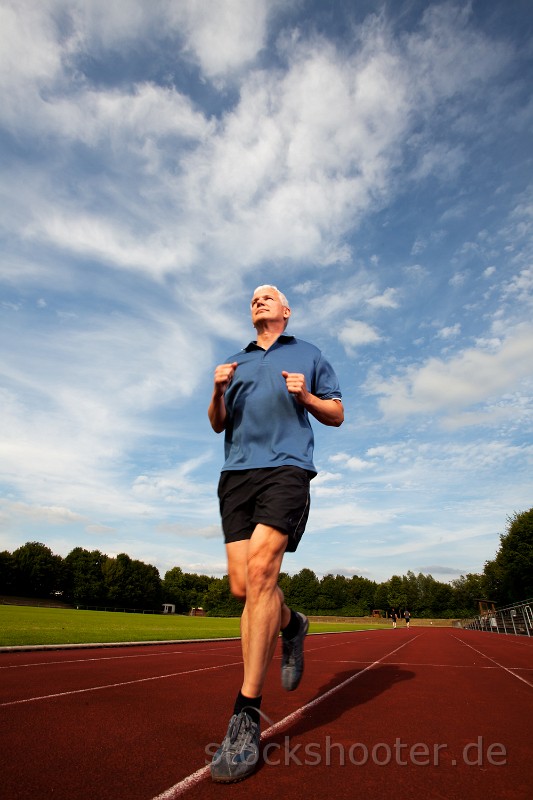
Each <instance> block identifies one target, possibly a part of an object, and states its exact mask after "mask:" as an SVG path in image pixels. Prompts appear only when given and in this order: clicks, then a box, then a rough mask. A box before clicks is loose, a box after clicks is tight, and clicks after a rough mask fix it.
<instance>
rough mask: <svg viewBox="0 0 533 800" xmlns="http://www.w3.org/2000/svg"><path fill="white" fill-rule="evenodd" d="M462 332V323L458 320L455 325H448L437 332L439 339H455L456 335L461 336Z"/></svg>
mask: <svg viewBox="0 0 533 800" xmlns="http://www.w3.org/2000/svg"><path fill="white" fill-rule="evenodd" d="M460 333H461V323H460V322H456V323H455V325H448V326H447V327H445V328H441V329H440V330H439V331H438V332H437V336H438V337H439V339H453V338H454V337H455V336H459V334H460Z"/></svg>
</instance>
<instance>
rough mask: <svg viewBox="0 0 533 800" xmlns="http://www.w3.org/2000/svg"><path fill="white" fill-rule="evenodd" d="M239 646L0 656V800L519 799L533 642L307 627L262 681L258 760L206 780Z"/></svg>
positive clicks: (531, 714) (530, 791)
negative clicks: (287, 683) (285, 665)
mask: <svg viewBox="0 0 533 800" xmlns="http://www.w3.org/2000/svg"><path fill="white" fill-rule="evenodd" d="M241 674H242V665H241V656H240V643H239V642H238V641H228V642H223V641H221V642H198V643H186V644H185V643H184V644H181V645H179V644H176V645H157V646H139V647H131V648H102V649H98V650H87V649H85V650H83V649H80V650H67V651H65V650H54V651H50V650H47V651H32V652H17V653H13V652H11V653H2V654H0V766H1V777H0V786H1V789H0V795H1V797H2V798H3V800H34V798H35V800H37V799H38V800H47V799H48V798H54V799H55V800H89V799H90V800H107V799H108V798H113V800H121V799H122V798H127V800H156V799H157V800H174V798H182V797H183V798H186V799H187V800H199V798H202V800H203V799H204V798H207V800H209V798H215V797H216V798H219V797H221V795H223V794H229V793H231V795H232V797H235V798H241V797H242V798H244V797H249V796H250V793H252V795H255V796H256V797H259V798H272V800H274V798H276V800H278V798H286V797H292V798H297V799H298V798H312V797H333V798H335V800H337V799H338V798H350V800H352V798H372V799H373V800H385V798H387V800H388V799H389V798H393V800H413V798H414V797H417V796H421V797H424V798H425V799H426V798H428V799H429V800H434V799H435V800H437V799H438V798H445V800H455V798H457V800H465V799H466V800H530V798H532V797H533V760H532V753H531V735H532V719H533V639H529V638H526V637H518V636H503V635H502V636H498V635H497V634H492V633H480V632H475V631H463V630H460V629H455V628H438V629H433V628H420V627H418V628H411V630H406V629H405V628H398V629H396V630H378V631H368V632H366V631H363V632H357V633H347V634H330V635H315V636H309V637H308V638H307V641H306V670H305V676H304V679H303V681H302V683H301V685H300V687H299V688H298V689H297V690H296V691H295V692H292V693H290V694H287V693H286V692H284V691H283V690H282V689H281V686H280V676H279V657H277V658H276V659H275V661H274V662H273V664H272V667H271V670H270V672H269V675H268V679H267V685H266V687H265V692H264V695H263V697H264V701H263V710H264V711H265V713H266V714H268V716H269V717H270V718H271V720H272V721H273V725H272V726H271V727H270V728H268V723H265V724H264V725H263V731H264V733H263V748H264V750H263V752H264V759H263V761H262V763H261V764H260V766H259V768H258V770H257V772H256V773H255V774H254V775H253V776H252V777H251V778H249V779H248V780H246V781H243V782H242V783H238V784H232V785H231V786H221V785H217V784H212V783H211V780H210V778H209V770H208V767H206V766H205V764H206V747H207V746H209V744H210V743H211V742H213V743H217V742H219V741H220V740H221V738H222V736H223V735H224V733H225V729H226V726H227V722H228V719H229V716H230V714H231V708H232V704H233V698H234V695H235V693H236V691H237V689H238V688H239V686H240V681H241Z"/></svg>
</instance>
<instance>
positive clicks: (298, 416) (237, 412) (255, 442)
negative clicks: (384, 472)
mask: <svg viewBox="0 0 533 800" xmlns="http://www.w3.org/2000/svg"><path fill="white" fill-rule="evenodd" d="M235 361H236V362H237V364H238V366H237V368H236V370H235V374H234V376H233V380H232V381H231V383H230V385H229V386H228V388H227V389H226V394H225V396H224V400H225V404H226V413H227V417H226V428H225V442H224V448H225V458H226V460H225V463H224V466H223V467H222V471H223V472H224V471H228V470H240V469H259V468H263V467H280V466H287V465H292V466H296V467H301V468H302V469H305V470H308V471H310V472H313V473H314V474H316V469H315V465H314V464H313V446H314V436H313V429H312V428H311V423H310V421H309V415H308V413H307V411H306V409H305V408H304V407H303V406H302V405H301V404H300V403H298V401H297V400H295V398H294V397H293V396H292V395H291V394H289V392H288V391H287V385H286V383H285V378H284V377H283V375H282V374H281V373H282V371H283V370H285V371H286V372H298V373H301V374H303V375H305V382H306V386H307V388H308V390H309V391H310V392H312V394H314V395H316V396H317V397H320V398H321V399H323V400H329V399H333V398H338V399H340V398H341V392H340V388H339V382H338V380H337V376H336V375H335V372H334V371H333V367H332V366H331V364H330V363H329V361H327V359H326V358H324V356H323V355H322V353H321V351H320V350H319V349H318V347H315V346H314V345H312V344H309V342H304V341H303V340H302V339H296V338H295V337H294V336H288V335H286V334H282V335H281V336H279V337H278V339H277V340H276V341H275V342H274V344H273V345H271V347H269V348H268V350H263V348H262V347H259V346H258V345H257V344H256V343H255V342H250V344H249V345H248V346H247V347H246V348H245V349H244V350H241V351H240V352H239V353H236V354H235V355H232V356H230V357H229V358H228V359H226V363H227V364H231V363H233V362H235Z"/></svg>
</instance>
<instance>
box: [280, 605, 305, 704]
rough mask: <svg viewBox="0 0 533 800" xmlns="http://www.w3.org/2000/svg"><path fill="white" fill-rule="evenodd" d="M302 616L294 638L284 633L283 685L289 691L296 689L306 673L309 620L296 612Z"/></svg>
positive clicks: (282, 638)
mask: <svg viewBox="0 0 533 800" xmlns="http://www.w3.org/2000/svg"><path fill="white" fill-rule="evenodd" d="M296 613H297V614H298V616H299V617H300V630H299V631H298V633H297V634H296V636H294V637H293V638H292V639H286V638H285V637H284V636H283V635H282V637H281V641H282V657H281V685H282V686H283V688H284V689H286V690H287V691H288V692H292V691H294V689H296V688H297V686H298V684H299V683H300V681H301V680H302V675H303V674H304V639H305V637H306V635H307V631H308V630H309V620H308V619H307V617H304V615H303V614H300V612H299V611H297V612H296Z"/></svg>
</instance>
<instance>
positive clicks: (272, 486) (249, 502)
mask: <svg viewBox="0 0 533 800" xmlns="http://www.w3.org/2000/svg"><path fill="white" fill-rule="evenodd" d="M313 477H314V473H313V472H307V471H306V470H305V469H301V468H300V467H291V466H288V467H269V468H266V469H245V470H228V471H227V472H223V473H222V474H221V476H220V481H219V484H218V499H219V503H220V515H221V517H222V530H223V531H224V540H225V542H226V544H228V543H229V542H240V541H242V540H243V539H250V537H251V535H252V533H253V532H254V529H255V526H256V525H258V524H259V523H262V524H263V525H270V526H271V527H272V528H277V530H279V531H281V533H284V534H286V535H287V536H288V537H289V541H288V544H287V549H286V552H288V553H294V551H295V550H296V548H297V547H298V544H299V542H300V539H301V538H302V535H303V532H304V530H305V525H306V523H307V517H308V516H309V502H310V498H309V483H310V481H311V478H313Z"/></svg>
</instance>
